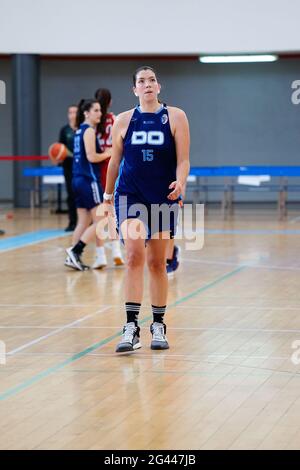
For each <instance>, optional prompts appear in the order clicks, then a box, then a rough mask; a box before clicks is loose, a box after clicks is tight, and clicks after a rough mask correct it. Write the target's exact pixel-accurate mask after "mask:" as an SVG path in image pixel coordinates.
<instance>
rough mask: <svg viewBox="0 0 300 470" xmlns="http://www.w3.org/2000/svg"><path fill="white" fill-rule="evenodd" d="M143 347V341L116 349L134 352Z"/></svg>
mask: <svg viewBox="0 0 300 470" xmlns="http://www.w3.org/2000/svg"><path fill="white" fill-rule="evenodd" d="M141 347H142V343H136V344H135V345H134V346H124V347H120V348H118V347H117V349H116V353H123V352H132V351H135V350H136V349H139V348H141Z"/></svg>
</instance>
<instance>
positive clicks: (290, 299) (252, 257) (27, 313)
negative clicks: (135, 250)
mask: <svg viewBox="0 0 300 470" xmlns="http://www.w3.org/2000/svg"><path fill="white" fill-rule="evenodd" d="M65 224H66V218H65V216H56V215H49V213H48V212H47V211H46V210H43V211H40V212H39V211H37V212H36V214H35V216H34V218H32V217H31V215H30V212H29V211H26V210H18V211H14V218H13V219H5V218H3V217H2V220H1V221H0V228H3V229H5V230H6V231H7V233H6V236H5V237H1V238H0V259H1V263H0V271H1V287H0V325H1V326H0V341H2V343H1V344H2V346H3V344H5V347H6V364H2V365H0V436H1V437H0V448H1V449H170V450H173V449H174V450H175V449H299V448H300V354H298V353H297V351H300V317H299V311H300V287H299V286H300V282H299V280H300V261H299V253H300V237H299V235H300V217H299V214H298V213H297V212H290V214H289V219H288V220H287V221H286V222H281V223H279V222H278V221H277V218H276V212H275V210H266V209H260V208H259V207H258V208H256V209H254V210H246V211H237V212H236V213H235V216H234V218H233V219H232V220H231V221H227V222H223V221H221V219H220V213H219V211H214V210H212V211H210V212H209V214H208V216H207V217H206V220H205V229H206V233H205V244H204V248H203V249H202V250H201V251H198V252H194V251H186V250H184V243H183V242H181V241H180V242H179V244H180V246H181V247H182V249H183V250H182V258H183V259H182V262H181V265H180V269H179V270H178V272H177V273H176V275H175V276H174V277H173V278H171V279H170V293H169V308H168V312H167V317H166V323H167V325H168V339H169V342H170V346H171V348H170V350H168V351H166V352H154V351H151V350H150V348H149V345H150V333H149V324H150V321H151V314H150V313H151V312H150V303H149V296H148V289H147V288H146V289H145V302H144V305H143V308H142V312H141V315H140V317H141V327H142V328H141V340H142V344H143V347H142V349H140V350H139V351H137V352H135V353H134V354H131V355H123V356H119V355H116V354H115V352H114V348H115V344H116V343H117V342H118V339H119V334H120V331H121V327H122V325H123V323H124V313H123V284H124V270H123V269H122V268H118V269H114V268H112V267H111V265H110V266H109V267H108V268H107V269H106V270H104V271H90V272H84V273H80V272H73V271H70V270H68V269H67V268H65V267H64V266H63V261H64V248H65V247H67V246H68V245H69V243H70V238H69V237H68V236H67V237H62V238H50V239H49V240H46V241H41V242H39V243H36V242H35V241H34V240H33V241H32V244H26V243H27V242H28V239H26V237H25V239H24V240H25V241H24V240H23V239H22V237H21V244H20V245H19V246H17V245H16V246H14V243H15V242H13V243H12V245H11V246H10V247H8V248H7V246H6V245H3V244H4V242H5V240H9V239H12V237H15V236H17V235H21V234H24V233H28V232H34V233H36V232H40V231H41V230H43V231H45V230H47V229H53V228H59V227H60V228H63V227H64V226H65ZM13 240H15V239H13ZM22 240H23V242H24V244H23V245H22V243H23V242H22ZM26 240H27V241H26ZM1 244H2V245H1ZM3 247H4V248H3ZM1 250H2V251H1ZM92 257H93V248H92V247H91V248H89V249H88V250H87V256H86V258H85V259H86V260H87V261H91V259H92ZM297 341H299V343H297ZM292 346H294V347H295V348H296V349H293V347H292ZM292 355H293V356H292ZM292 358H294V362H293V361H292ZM298 362H299V364H298Z"/></svg>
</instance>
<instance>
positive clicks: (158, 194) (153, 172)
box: [116, 105, 177, 204]
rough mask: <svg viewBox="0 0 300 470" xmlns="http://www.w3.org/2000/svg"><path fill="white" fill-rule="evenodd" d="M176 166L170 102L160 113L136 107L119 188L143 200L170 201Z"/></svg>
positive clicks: (130, 126)
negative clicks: (170, 120) (144, 110)
mask: <svg viewBox="0 0 300 470" xmlns="http://www.w3.org/2000/svg"><path fill="white" fill-rule="evenodd" d="M176 166H177V159H176V148H175V141H174V137H173V135H172V133H171V128H170V122H169V113H168V110H167V107H166V105H164V106H162V107H161V108H160V109H159V110H158V111H157V112H156V113H143V112H142V111H141V110H140V107H139V106H138V107H136V108H135V110H134V113H133V115H132V118H131V120H130V123H129V126H128V129H127V132H126V135H125V138H124V143H123V159H122V162H121V165H120V171H119V177H118V180H117V183H116V191H117V192H118V193H119V194H131V195H135V196H136V198H137V199H138V200H140V201H141V202H143V203H150V204H163V203H168V204H170V203H171V201H170V200H169V199H167V196H168V194H169V193H170V192H171V191H172V190H170V189H169V185H170V184H171V183H172V181H175V180H176ZM172 202H174V201H172Z"/></svg>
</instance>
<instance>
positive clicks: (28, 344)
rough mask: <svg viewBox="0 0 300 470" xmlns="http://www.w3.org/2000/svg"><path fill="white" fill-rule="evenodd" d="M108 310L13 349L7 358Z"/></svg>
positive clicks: (102, 310)
mask: <svg viewBox="0 0 300 470" xmlns="http://www.w3.org/2000/svg"><path fill="white" fill-rule="evenodd" d="M108 309H109V307H103V308H102V309H99V310H97V311H96V312H94V313H90V314H89V315H85V316H84V317H82V318H79V319H78V320H75V321H73V322H71V323H68V324H67V325H63V326H61V327H59V328H57V329H55V330H54V331H51V332H50V333H48V334H46V335H43V336H40V337H39V338H36V339H34V340H32V341H29V342H28V343H25V344H23V345H22V346H19V347H18V348H15V349H12V350H11V351H9V352H7V353H6V356H14V355H15V354H17V353H18V352H20V351H24V349H27V348H29V347H30V346H34V345H35V344H38V343H40V342H41V341H44V340H45V339H48V338H50V337H51V336H54V335H56V334H58V333H61V332H62V331H64V330H67V329H69V328H70V327H72V326H74V325H78V324H80V323H82V322H83V321H86V320H88V319H90V318H93V317H94V316H95V315H98V314H99V313H102V312H105V310H108Z"/></svg>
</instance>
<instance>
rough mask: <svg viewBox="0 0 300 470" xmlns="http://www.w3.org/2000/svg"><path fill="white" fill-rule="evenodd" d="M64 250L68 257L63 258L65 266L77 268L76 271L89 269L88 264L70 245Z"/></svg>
mask: <svg viewBox="0 0 300 470" xmlns="http://www.w3.org/2000/svg"><path fill="white" fill-rule="evenodd" d="M66 252H67V255H68V257H67V259H66V260H65V266H68V267H69V268H73V269H77V270H78V271H86V270H87V269H89V266H87V265H86V264H84V263H83V262H82V261H81V258H80V256H79V255H78V254H77V253H75V252H74V251H73V249H72V247H70V248H67V249H66Z"/></svg>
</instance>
